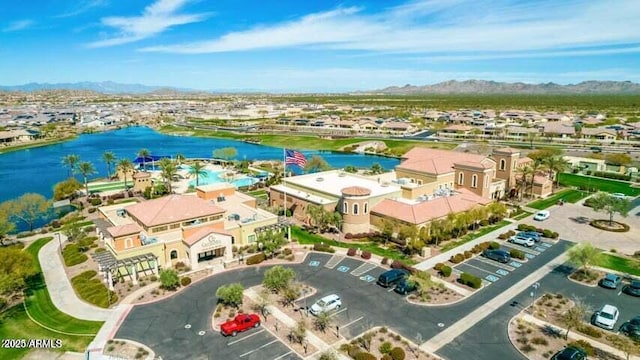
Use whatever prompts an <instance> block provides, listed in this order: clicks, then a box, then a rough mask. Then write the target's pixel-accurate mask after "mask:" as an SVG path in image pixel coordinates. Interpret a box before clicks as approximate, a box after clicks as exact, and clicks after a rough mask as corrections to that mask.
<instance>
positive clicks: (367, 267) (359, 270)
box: [351, 263, 378, 276]
mask: <svg viewBox="0 0 640 360" xmlns="http://www.w3.org/2000/svg"><path fill="white" fill-rule="evenodd" d="M376 267H378V265H376V264H372V263H364V264H362V265H360V266H358V267H357V268H355V269H354V270H353V271H352V272H351V275H354V276H360V275H362V274H364V273H366V272H367V271H370V270H373V269H375V268H376Z"/></svg>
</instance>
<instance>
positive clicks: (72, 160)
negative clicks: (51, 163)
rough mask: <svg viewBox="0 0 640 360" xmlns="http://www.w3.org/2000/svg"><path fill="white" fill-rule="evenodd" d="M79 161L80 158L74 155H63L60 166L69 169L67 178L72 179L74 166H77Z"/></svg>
mask: <svg viewBox="0 0 640 360" xmlns="http://www.w3.org/2000/svg"><path fill="white" fill-rule="evenodd" d="M79 161H80V156H78V155H75V154H69V155H65V156H64V157H63V158H62V164H63V165H64V166H67V167H69V171H68V177H72V176H73V175H74V174H75V170H76V165H78V162H79Z"/></svg>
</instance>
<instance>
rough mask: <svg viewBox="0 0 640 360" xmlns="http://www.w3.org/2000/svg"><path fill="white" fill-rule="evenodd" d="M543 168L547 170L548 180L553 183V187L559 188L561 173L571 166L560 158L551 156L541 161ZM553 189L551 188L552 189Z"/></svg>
mask: <svg viewBox="0 0 640 360" xmlns="http://www.w3.org/2000/svg"><path fill="white" fill-rule="evenodd" d="M542 163H543V164H544V166H545V167H546V168H547V170H549V180H551V181H552V182H554V183H555V187H556V188H557V187H558V186H559V181H560V176H558V174H560V173H561V172H565V171H567V169H568V168H569V167H570V166H571V164H570V163H569V162H568V161H567V160H565V159H564V158H563V157H562V156H551V157H548V158H545V159H543V160H542ZM552 189H553V187H552Z"/></svg>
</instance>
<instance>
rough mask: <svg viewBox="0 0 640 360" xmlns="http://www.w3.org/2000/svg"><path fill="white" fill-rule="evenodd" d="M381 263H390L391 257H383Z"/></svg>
mask: <svg viewBox="0 0 640 360" xmlns="http://www.w3.org/2000/svg"><path fill="white" fill-rule="evenodd" d="M381 263H382V265H387V264H388V263H389V258H388V257H383V258H382V261H381Z"/></svg>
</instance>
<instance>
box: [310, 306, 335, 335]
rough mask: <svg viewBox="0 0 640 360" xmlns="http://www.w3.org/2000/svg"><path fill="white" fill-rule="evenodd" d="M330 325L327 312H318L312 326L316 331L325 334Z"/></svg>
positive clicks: (329, 317)
mask: <svg viewBox="0 0 640 360" xmlns="http://www.w3.org/2000/svg"><path fill="white" fill-rule="evenodd" d="M330 323H331V316H330V315H329V313H328V312H326V311H322V312H320V313H319V314H318V315H317V316H316V318H315V319H313V326H314V327H315V328H316V330H319V331H322V332H325V331H327V328H328V327H329V324H330Z"/></svg>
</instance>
